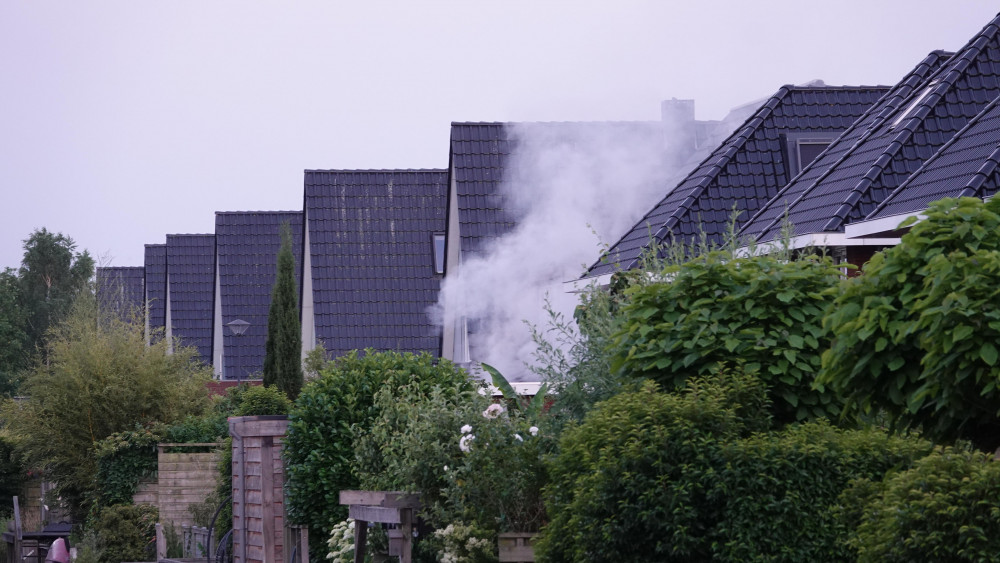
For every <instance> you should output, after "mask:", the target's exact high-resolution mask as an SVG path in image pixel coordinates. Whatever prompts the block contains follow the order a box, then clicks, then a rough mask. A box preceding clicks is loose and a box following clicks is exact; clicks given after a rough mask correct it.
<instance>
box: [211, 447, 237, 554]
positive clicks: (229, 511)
mask: <svg viewBox="0 0 1000 563" xmlns="http://www.w3.org/2000/svg"><path fill="white" fill-rule="evenodd" d="M217 467H218V470H219V481H218V485H217V486H216V488H215V497H216V498H217V499H218V501H219V502H220V503H221V502H223V501H225V500H226V499H229V498H230V497H232V495H233V438H232V437H231V436H226V439H225V440H223V441H222V449H221V450H220V451H219V465H218V466H217ZM232 527H233V503H232V502H227V503H226V504H225V506H223V507H222V510H220V511H219V517H218V518H217V519H216V520H215V539H216V541H222V536H224V535H225V534H226V532H227V531H229V530H230V529H231V528H232Z"/></svg>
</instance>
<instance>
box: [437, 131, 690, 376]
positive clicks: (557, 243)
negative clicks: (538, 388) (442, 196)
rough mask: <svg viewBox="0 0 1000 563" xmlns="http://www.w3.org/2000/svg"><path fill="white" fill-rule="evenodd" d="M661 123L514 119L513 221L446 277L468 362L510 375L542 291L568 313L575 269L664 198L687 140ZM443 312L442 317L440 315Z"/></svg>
mask: <svg viewBox="0 0 1000 563" xmlns="http://www.w3.org/2000/svg"><path fill="white" fill-rule="evenodd" d="M677 133H678V129H677V128H676V127H672V126H670V125H668V124H666V123H661V122H633V123H626V122H619V123H528V124H511V125H510V131H509V134H510V137H511V139H512V140H513V141H514V147H515V148H514V150H513V152H512V153H511V155H510V157H509V161H508V166H507V172H506V175H505V178H504V181H503V183H502V186H501V191H502V193H503V194H504V197H505V199H506V203H507V204H508V205H510V208H511V209H513V210H515V211H514V213H515V219H516V221H517V226H516V227H515V228H514V229H513V230H512V231H510V232H509V233H507V234H506V235H504V236H502V237H499V238H498V239H496V240H494V241H493V242H492V243H491V244H490V245H489V247H488V248H487V250H486V252H485V253H484V254H483V255H480V256H476V257H474V258H472V259H468V260H465V259H463V262H462V264H461V266H460V267H459V268H458V271H457V275H453V274H449V275H448V276H447V277H446V278H445V281H444V285H443V289H442V293H441V298H440V303H439V306H440V309H439V311H443V312H444V313H443V314H444V316H445V317H444V319H443V320H444V322H445V323H454V322H455V320H456V319H458V318H461V317H465V318H466V320H467V322H468V324H469V327H470V336H469V348H470V351H471V356H472V357H471V359H472V360H475V361H482V362H486V363H488V364H490V365H493V366H494V367H497V368H498V369H499V370H500V371H501V372H502V373H504V374H505V375H507V376H508V377H509V378H512V379H525V378H529V379H530V378H532V376H531V375H530V374H528V373H526V370H525V369H524V362H525V361H528V360H530V358H531V352H532V351H533V350H534V348H535V347H534V344H533V343H532V342H531V337H530V331H529V328H528V326H527V325H526V322H527V323H530V324H532V325H535V326H539V327H542V328H544V326H545V321H546V318H547V313H546V311H545V309H544V305H545V299H546V297H547V298H548V300H549V301H550V303H551V305H552V308H553V309H554V310H555V311H558V312H561V313H563V314H564V315H567V316H571V315H572V312H573V308H574V307H575V305H576V302H577V297H576V295H573V294H568V293H566V288H565V287H564V283H563V282H565V281H568V280H571V279H574V278H576V277H579V276H580V274H582V273H583V271H584V270H585V269H586V267H587V266H589V265H590V264H591V263H592V262H593V261H594V260H595V259H596V258H597V256H599V254H600V251H601V244H602V243H604V244H607V243H612V242H614V240H616V239H617V237H618V236H620V234H621V233H622V232H623V231H625V230H626V229H628V228H630V227H631V226H632V225H634V224H635V222H636V221H638V220H639V219H640V218H641V217H642V215H643V213H644V212H645V211H646V210H648V209H649V208H650V207H651V206H652V205H653V204H654V203H655V202H656V201H658V200H659V199H660V198H662V197H663V195H664V193H665V190H667V189H669V187H671V186H672V183H671V182H670V179H671V178H672V177H673V176H674V175H675V172H676V170H673V169H672V167H671V165H670V163H673V162H676V161H677V160H680V159H681V157H683V156H685V155H690V153H691V152H693V149H694V146H693V143H692V142H691V140H690V139H689V138H688V139H684V138H679V137H678V136H677ZM439 314H440V313H439Z"/></svg>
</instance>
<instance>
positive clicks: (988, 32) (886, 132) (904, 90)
mask: <svg viewBox="0 0 1000 563" xmlns="http://www.w3.org/2000/svg"><path fill="white" fill-rule="evenodd" d="M998 32H1000V16H998V17H997V18H995V19H994V20H992V21H991V22H990V23H989V24H987V25H986V27H984V28H983V30H982V31H981V32H980V33H978V34H977V35H976V36H975V37H973V39H972V40H971V41H970V42H969V43H968V44H967V45H966V46H965V47H963V48H962V49H961V50H960V51H958V52H957V53H956V54H954V55H952V56H949V55H948V54H947V53H943V52H935V53H931V55H930V56H928V57H927V58H926V59H924V61H922V62H921V63H920V64H919V65H918V66H917V68H916V69H914V70H913V71H912V72H911V73H910V74H908V75H907V76H906V77H905V78H904V79H903V80H902V81H901V82H900V83H899V84H898V85H897V86H896V87H895V88H894V89H893V91H892V92H891V93H890V94H889V95H888V96H886V98H884V99H883V100H882V101H881V102H880V103H879V104H876V106H874V107H873V108H872V109H871V110H870V111H869V112H868V113H867V114H866V115H865V116H864V117H862V118H861V119H860V120H859V121H858V122H857V123H856V124H855V126H854V127H852V129H851V130H849V131H848V132H846V133H845V134H844V135H843V136H841V138H840V139H839V140H838V141H837V142H836V143H834V144H833V145H831V146H830V147H829V148H828V149H827V151H826V152H825V153H824V154H823V155H821V156H820V157H819V158H817V159H816V161H814V162H813V163H812V165H810V166H809V167H808V168H807V169H806V170H805V171H804V172H803V173H802V174H800V175H799V176H798V177H797V178H795V179H793V180H792V182H791V183H790V184H789V185H788V186H786V188H785V189H783V190H782V191H781V192H780V193H779V194H778V196H777V197H775V198H774V199H772V200H771V201H770V202H769V203H768V205H767V206H766V207H765V208H764V209H762V210H761V211H760V212H759V213H758V214H757V215H756V216H755V217H754V218H753V219H752V220H751V221H750V222H749V223H748V224H747V225H746V226H745V227H744V228H743V230H742V231H741V234H743V235H747V236H750V237H753V238H756V239H757V240H759V241H762V242H766V241H769V240H772V239H774V238H775V237H776V236H777V235H778V233H779V232H780V230H781V223H782V217H783V215H784V214H785V210H786V208H787V213H788V220H789V222H790V223H791V224H792V226H793V227H794V229H795V233H796V234H799V235H802V234H817V233H836V232H842V231H843V230H844V226H845V225H846V224H848V223H852V222H855V221H858V220H860V219H862V218H864V217H865V216H867V215H868V214H869V213H871V212H872V211H873V210H874V209H875V208H876V207H877V206H878V205H879V203H881V202H882V201H883V200H884V199H885V198H886V197H888V195H889V194H890V193H892V191H893V190H895V189H896V188H897V187H899V186H900V185H901V184H902V183H903V182H904V181H906V179H907V178H908V177H909V176H910V175H911V174H912V173H913V172H915V171H916V170H917V169H918V168H920V166H921V165H923V163H924V162H926V161H927V159H929V158H930V157H931V155H933V154H934V152H936V151H937V150H938V149H940V148H941V147H942V146H943V145H944V144H945V143H946V142H948V140H949V139H951V138H952V137H953V136H954V135H955V133H957V132H958V131H959V130H961V129H962V128H963V127H964V126H965V125H966V123H968V121H969V120H970V119H972V118H973V117H975V116H976V115H977V114H979V113H980V112H981V111H982V110H983V109H984V107H985V106H986V105H987V104H988V103H989V102H990V101H992V100H993V99H994V98H996V97H997V96H998V95H1000V37H998V35H1000V33H998Z"/></svg>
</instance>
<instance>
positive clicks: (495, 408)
mask: <svg viewBox="0 0 1000 563" xmlns="http://www.w3.org/2000/svg"><path fill="white" fill-rule="evenodd" d="M501 414H503V407H502V406H500V405H498V404H496V403H493V404H492V405H490V406H488V407H486V410H484V411H483V418H496V417H498V416H500V415H501Z"/></svg>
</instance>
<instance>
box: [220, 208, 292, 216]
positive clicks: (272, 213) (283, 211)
mask: <svg viewBox="0 0 1000 563" xmlns="http://www.w3.org/2000/svg"><path fill="white" fill-rule="evenodd" d="M247 213H267V214H269V215H277V214H279V213H302V210H294V209H289V210H276V211H267V210H260V209H258V210H246V211H216V212H215V214H216V215H245V214H247Z"/></svg>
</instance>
